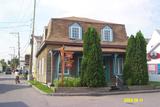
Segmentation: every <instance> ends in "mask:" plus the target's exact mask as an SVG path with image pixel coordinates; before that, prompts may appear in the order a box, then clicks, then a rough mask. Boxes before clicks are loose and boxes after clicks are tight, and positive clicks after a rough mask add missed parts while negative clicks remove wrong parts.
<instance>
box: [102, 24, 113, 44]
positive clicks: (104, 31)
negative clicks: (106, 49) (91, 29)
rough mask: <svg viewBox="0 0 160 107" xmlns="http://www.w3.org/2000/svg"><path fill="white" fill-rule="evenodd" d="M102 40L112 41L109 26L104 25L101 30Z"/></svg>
mask: <svg viewBox="0 0 160 107" xmlns="http://www.w3.org/2000/svg"><path fill="white" fill-rule="evenodd" d="M101 36H102V37H101V38H102V41H113V32H112V29H111V28H110V27H109V26H105V27H104V28H103V29H102V32H101Z"/></svg>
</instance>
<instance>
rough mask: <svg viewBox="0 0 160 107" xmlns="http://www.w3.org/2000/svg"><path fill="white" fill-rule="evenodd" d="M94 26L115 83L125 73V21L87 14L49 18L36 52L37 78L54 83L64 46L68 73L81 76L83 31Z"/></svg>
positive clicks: (107, 73) (108, 73)
mask: <svg viewBox="0 0 160 107" xmlns="http://www.w3.org/2000/svg"><path fill="white" fill-rule="evenodd" d="M90 26H92V27H94V28H95V29H96V30H97V32H98V33H99V36H100V38H101V47H102V52H103V66H104V71H105V77H106V82H110V83H115V77H116V76H117V75H119V76H121V75H122V69H123V63H124V56H125V49H126V45H127V35H126V30H125V26H124V25H123V24H114V23H107V22H103V21H97V20H93V19H87V18H79V17H66V18H53V19H51V20H50V22H49V24H48V26H47V27H45V32H44V35H43V40H42V44H41V46H40V49H39V51H38V52H37V54H36V56H37V78H36V79H37V80H38V81H41V82H44V83H52V81H53V80H54V79H59V78H60V76H61V71H62V66H61V65H62V54H61V52H62V49H63V50H64V56H65V58H64V60H65V70H64V75H65V76H72V77H78V76H79V75H80V67H81V60H82V53H83V41H82V38H83V33H85V32H86V31H87V29H88V28H89V27H90Z"/></svg>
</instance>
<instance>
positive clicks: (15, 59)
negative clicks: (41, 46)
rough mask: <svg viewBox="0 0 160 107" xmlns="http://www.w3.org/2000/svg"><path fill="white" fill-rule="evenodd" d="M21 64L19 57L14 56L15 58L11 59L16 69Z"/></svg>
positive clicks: (11, 64) (12, 65) (11, 63)
mask: <svg viewBox="0 0 160 107" xmlns="http://www.w3.org/2000/svg"><path fill="white" fill-rule="evenodd" d="M18 65H19V59H18V58H17V57H14V58H13V59H11V61H10V66H11V67H12V68H14V69H16V68H17V67H18Z"/></svg>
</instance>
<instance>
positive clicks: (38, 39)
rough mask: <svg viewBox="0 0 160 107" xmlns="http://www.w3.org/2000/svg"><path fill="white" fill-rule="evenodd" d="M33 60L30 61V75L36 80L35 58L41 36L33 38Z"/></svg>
mask: <svg viewBox="0 0 160 107" xmlns="http://www.w3.org/2000/svg"><path fill="white" fill-rule="evenodd" d="M33 39H34V40H33V58H32V59H33V60H32V74H33V77H34V78H36V74H37V73H36V71H37V66H36V63H37V58H36V53H37V51H38V50H39V47H40V45H41V41H42V36H34V37H33Z"/></svg>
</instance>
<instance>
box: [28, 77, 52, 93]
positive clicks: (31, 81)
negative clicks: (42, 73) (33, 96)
mask: <svg viewBox="0 0 160 107" xmlns="http://www.w3.org/2000/svg"><path fill="white" fill-rule="evenodd" d="M29 83H31V84H32V85H34V86H35V87H37V88H38V89H40V90H41V91H43V92H45V93H48V94H49V93H53V90H52V89H51V88H49V87H47V86H46V85H43V84H42V83H40V82H38V81H35V80H30V81H29Z"/></svg>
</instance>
